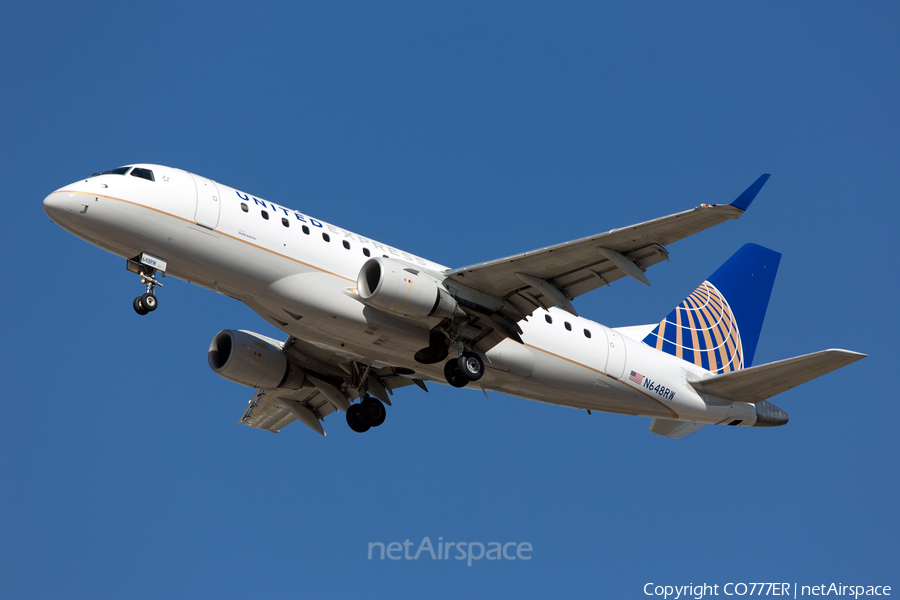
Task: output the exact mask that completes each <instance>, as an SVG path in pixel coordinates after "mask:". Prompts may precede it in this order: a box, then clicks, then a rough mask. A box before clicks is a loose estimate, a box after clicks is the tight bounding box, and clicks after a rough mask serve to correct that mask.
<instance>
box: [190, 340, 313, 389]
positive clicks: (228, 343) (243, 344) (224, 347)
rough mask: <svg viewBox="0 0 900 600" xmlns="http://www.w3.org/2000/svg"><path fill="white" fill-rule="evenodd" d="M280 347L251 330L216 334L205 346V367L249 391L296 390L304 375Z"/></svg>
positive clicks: (279, 344) (280, 344) (300, 384)
mask: <svg viewBox="0 0 900 600" xmlns="http://www.w3.org/2000/svg"><path fill="white" fill-rule="evenodd" d="M283 346H284V344H282V343H281V342H278V341H276V340H273V339H271V338H267V337H265V336H263V335H259V334H258V333H253V332H252V331H234V330H231V329H226V330H224V331H220V332H219V333H217V334H216V337H214V338H213V340H212V342H211V343H210V344H209V353H208V354H207V358H208V360H209V367H210V368H211V369H212V370H213V371H214V372H215V373H216V375H220V376H222V377H224V378H225V379H228V380H229V381H233V382H235V383H239V384H241V385H246V386H249V387H252V388H263V389H269V390H273V389H279V388H288V389H299V388H300V387H301V386H302V385H303V381H304V379H305V378H306V374H305V373H304V372H303V369H301V368H300V367H298V366H296V365H292V364H291V361H290V360H288V357H287V355H286V354H285V353H284V350H283V349H282V348H283Z"/></svg>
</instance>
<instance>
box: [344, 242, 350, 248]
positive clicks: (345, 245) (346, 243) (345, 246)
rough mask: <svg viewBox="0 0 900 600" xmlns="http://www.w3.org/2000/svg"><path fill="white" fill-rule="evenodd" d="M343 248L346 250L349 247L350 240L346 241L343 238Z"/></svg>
mask: <svg viewBox="0 0 900 600" xmlns="http://www.w3.org/2000/svg"><path fill="white" fill-rule="evenodd" d="M344 248H346V249H347V250H349V249H350V242H348V241H347V240H344Z"/></svg>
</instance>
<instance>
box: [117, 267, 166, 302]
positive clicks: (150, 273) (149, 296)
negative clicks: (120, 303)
mask: <svg viewBox="0 0 900 600" xmlns="http://www.w3.org/2000/svg"><path fill="white" fill-rule="evenodd" d="M125 266H126V267H127V268H128V270H129V271H131V272H132V273H137V274H138V275H140V276H141V285H146V286H147V291H146V293H144V294H143V295H141V296H138V297H137V298H135V299H134V302H132V306H133V307H134V312H136V313H137V314H139V315H146V314H147V313H150V312H153V311H154V310H156V307H157V306H159V300H157V299H156V294H155V288H156V286H159V287H162V286H163V284H161V283H160V282H159V281H158V280H157V279H156V273H157V272H159V273H162V275H163V276H165V274H166V261H164V260H162V259H160V258H157V257H155V256H151V255H150V254H147V253H146V252H145V253H143V254H141V255H140V256H138V257H136V258H132V259H129V260H128V262H127V263H126V264H125Z"/></svg>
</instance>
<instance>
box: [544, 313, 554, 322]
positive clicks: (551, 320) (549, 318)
mask: <svg viewBox="0 0 900 600" xmlns="http://www.w3.org/2000/svg"><path fill="white" fill-rule="evenodd" d="M544 319H545V320H546V321H547V322H548V323H553V317H551V316H550V315H544Z"/></svg>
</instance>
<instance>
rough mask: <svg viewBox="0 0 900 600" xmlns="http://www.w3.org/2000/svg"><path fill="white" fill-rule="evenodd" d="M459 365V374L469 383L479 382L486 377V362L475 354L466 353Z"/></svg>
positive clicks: (460, 359)
mask: <svg viewBox="0 0 900 600" xmlns="http://www.w3.org/2000/svg"><path fill="white" fill-rule="evenodd" d="M458 363H459V364H458V368H459V372H460V373H461V374H462V376H463V377H465V378H466V379H468V380H469V381H478V380H479V379H481V377H482V375H484V361H483V360H481V357H480V356H478V355H477V354H475V353H474V352H464V353H463V355H462V356H460V357H459V360H458Z"/></svg>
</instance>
